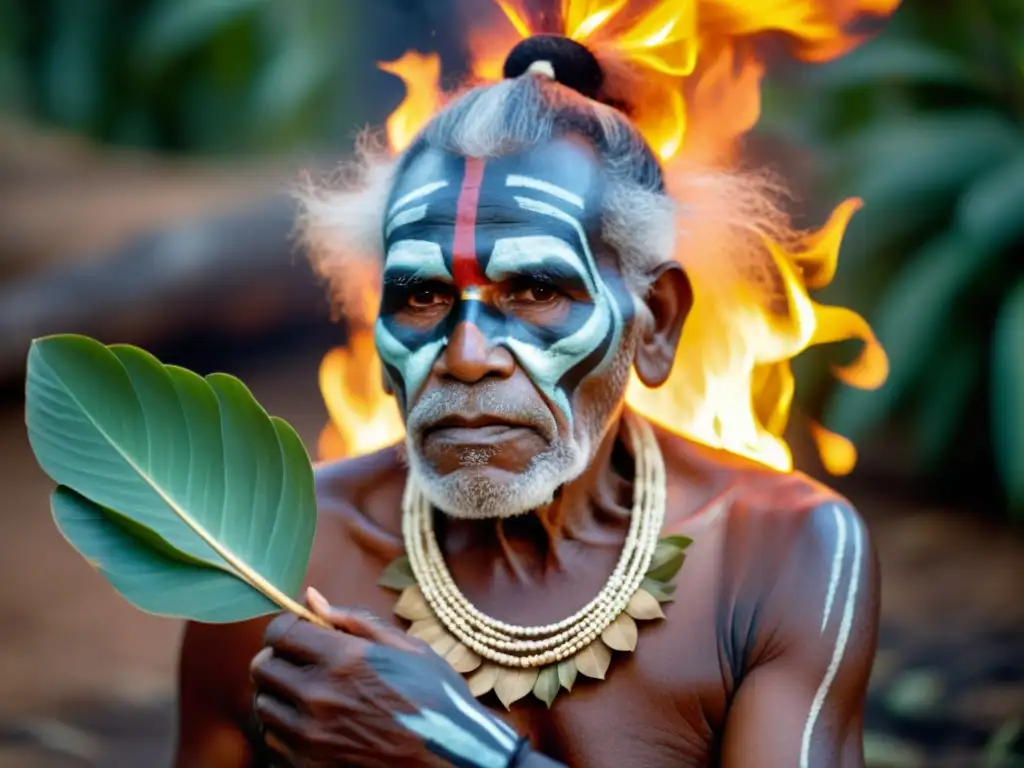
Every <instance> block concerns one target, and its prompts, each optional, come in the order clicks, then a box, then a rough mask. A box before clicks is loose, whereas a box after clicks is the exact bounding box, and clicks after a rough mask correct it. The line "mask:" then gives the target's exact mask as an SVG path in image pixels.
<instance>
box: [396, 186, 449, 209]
mask: <svg viewBox="0 0 1024 768" xmlns="http://www.w3.org/2000/svg"><path fill="white" fill-rule="evenodd" d="M447 186H448V182H447V181H432V182H430V183H429V184H424V185H423V186H422V187H416V189H414V190H413V191H412V192H409V193H407V194H404V195H402V196H401V197H400V198H398V199H397V200H396V201H395V204H394V205H392V206H391V210H389V211H388V216H394V215H395V211H397V210H398V209H399V208H402V207H404V206H406V205H408V204H409V203H411V202H413V201H414V200H419V199H420V198H423V197H426V196H427V195H432V194H433V193H434V192H437V190H439V189H444V188H445V187H447Z"/></svg>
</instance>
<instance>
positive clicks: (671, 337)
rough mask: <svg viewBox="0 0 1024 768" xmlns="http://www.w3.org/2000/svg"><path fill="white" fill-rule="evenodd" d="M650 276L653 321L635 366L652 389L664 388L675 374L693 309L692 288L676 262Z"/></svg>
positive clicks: (649, 306) (648, 298)
mask: <svg viewBox="0 0 1024 768" xmlns="http://www.w3.org/2000/svg"><path fill="white" fill-rule="evenodd" d="M651 276H652V277H653V278H654V281H653V282H652V283H651V286H650V288H649V289H648V291H647V296H646V297H645V299H644V303H645V304H647V309H648V310H649V312H650V316H651V318H650V322H649V323H648V324H647V327H646V328H645V329H644V332H643V335H642V336H641V337H640V339H639V341H638V343H637V347H636V358H635V360H634V361H633V362H634V365H635V366H636V373H637V376H639V377H640V381H642V382H643V383H644V384H645V385H646V386H648V387H650V388H652V389H653V388H655V387H660V386H661V385H662V384H664V383H665V382H666V381H667V380H668V376H669V374H670V373H671V372H672V363H673V362H674V361H675V358H676V347H678V346H679V337H680V335H681V334H682V332H683V323H684V322H685V321H686V317H687V315H689V314H690V309H691V307H693V288H692V287H691V286H690V278H688V277H687V276H686V273H685V272H684V271H683V268H682V267H681V266H680V265H679V264H678V263H677V262H675V261H671V262H668V263H666V264H662V265H661V266H659V267H657V268H656V269H655V270H654V271H653V272H652V273H651Z"/></svg>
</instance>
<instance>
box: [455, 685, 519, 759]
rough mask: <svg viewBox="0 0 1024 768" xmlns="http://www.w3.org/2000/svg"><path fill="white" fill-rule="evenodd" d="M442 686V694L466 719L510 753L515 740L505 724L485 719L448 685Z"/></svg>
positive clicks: (496, 720)
mask: <svg viewBox="0 0 1024 768" xmlns="http://www.w3.org/2000/svg"><path fill="white" fill-rule="evenodd" d="M442 685H443V686H444V692H445V693H447V694H448V698H449V699H451V700H452V703H453V704H454V705H455V706H456V707H458V709H459V711H460V712H462V714H464V715H465V716H466V717H469V718H472V719H473V720H474V721H475V722H476V723H477V724H478V725H479V726H480V727H481V728H483V729H484V730H485V731H487V732H488V733H489V734H491V736H493V737H494V740H495V741H497V742H498V743H499V744H500V745H501V746H502V747H503V748H504V749H507V750H509V751H510V752H511V751H512V749H513V748H514V747H515V745H516V739H515V736H514V735H513V734H514V731H512V729H511V728H509V727H508V726H507V725H505V723H503V722H502V721H501V720H498V719H497V718H487V717H485V716H484V715H483V714H482V713H481V712H479V711H478V710H477V709H476V708H474V707H472V706H470V705H469V704H468V703H466V702H465V701H464V700H463V698H462V697H461V696H460V695H459V694H458V693H456V692H455V691H454V690H453V689H452V687H451V686H450V685H448V683H442ZM498 726H503V727H504V728H505V729H506V730H502V729H501V728H499V727H498Z"/></svg>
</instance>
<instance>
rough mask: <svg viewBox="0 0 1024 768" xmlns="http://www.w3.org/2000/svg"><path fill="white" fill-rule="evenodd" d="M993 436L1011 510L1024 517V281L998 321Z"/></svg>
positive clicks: (993, 391)
mask: <svg viewBox="0 0 1024 768" xmlns="http://www.w3.org/2000/svg"><path fill="white" fill-rule="evenodd" d="M992 434H993V439H994V448H995V455H996V467H997V469H998V470H999V474H1000V477H1001V478H1002V481H1003V487H1004V488H1005V490H1006V496H1007V499H1008V500H1009V502H1010V506H1011V508H1012V509H1013V510H1015V511H1016V512H1017V513H1021V514H1024V280H1021V281H1019V282H1018V283H1017V286H1016V287H1015V288H1014V289H1013V291H1012V292H1011V293H1010V294H1009V296H1008V297H1007V298H1006V300H1005V301H1004V303H1003V306H1002V307H1001V309H1000V311H999V315H998V317H997V318H996V330H995V334H994V338H993V340H992Z"/></svg>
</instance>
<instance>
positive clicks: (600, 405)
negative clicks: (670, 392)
mask: <svg viewBox="0 0 1024 768" xmlns="http://www.w3.org/2000/svg"><path fill="white" fill-rule="evenodd" d="M627 339H628V340H626V341H625V343H623V344H622V345H621V346H620V348H619V350H618V351H617V352H616V353H615V354H614V355H613V356H612V359H611V360H610V361H609V363H608V368H607V369H606V370H605V372H604V376H603V381H602V382H601V384H600V385H599V386H600V387H601V392H600V394H599V395H598V396H597V397H595V398H594V407H592V408H590V409H580V408H574V416H573V423H574V429H573V434H572V435H571V436H570V437H568V438H566V437H562V436H561V435H558V434H557V433H556V434H555V436H554V438H553V439H552V440H551V443H550V446H549V448H548V449H547V450H545V451H543V452H542V453H539V454H537V455H535V456H534V457H533V458H531V459H530V461H529V463H528V464H527V465H526V468H525V469H524V470H523V471H522V472H519V473H511V472H506V473H502V475H501V476H500V477H494V476H493V475H491V474H485V473H483V472H480V471H474V468H475V467H480V466H484V465H486V463H487V460H488V459H489V455H488V454H489V449H487V448H484V447H480V448H473V449H469V450H466V451H464V452H463V455H462V456H461V457H460V463H461V464H462V466H463V467H464V468H460V469H458V470H456V471H454V472H450V473H448V474H440V473H438V472H435V471H434V470H433V469H432V468H431V467H430V465H429V463H428V462H426V461H424V460H423V458H422V457H421V456H420V453H419V450H418V446H417V444H416V439H415V436H414V435H413V434H412V433H411V431H410V432H407V434H406V438H405V445H406V454H407V458H408V461H409V479H410V481H411V482H415V483H417V485H418V486H419V488H420V490H421V491H422V493H423V494H424V496H426V498H427V499H428V500H429V501H430V503H431V504H432V505H434V506H435V507H436V508H438V509H440V510H441V511H442V512H444V513H446V514H447V515H449V516H451V517H453V518H458V519H463V520H489V519H506V518H510V517H515V516H517V515H522V514H525V513H527V512H531V511H533V510H535V509H539V508H541V507H544V506H546V505H548V504H550V503H551V501H552V500H553V499H554V496H555V493H556V492H557V491H558V489H559V488H561V487H562V486H563V485H565V484H567V483H570V482H572V481H573V480H575V479H576V478H578V477H579V476H580V475H582V474H583V472H584V471H585V470H586V469H587V467H588V466H589V465H590V462H591V461H592V460H593V458H594V453H595V452H596V450H597V447H598V446H599V445H600V444H601V442H602V441H603V440H604V437H605V435H606V433H607V431H608V429H609V427H610V426H611V425H610V424H609V422H608V418H607V416H608V409H609V408H612V407H615V406H616V405H617V404H618V403H621V401H622V399H623V397H624V395H625V391H626V386H627V385H628V383H629V373H630V370H631V362H632V357H633V349H634V341H633V339H632V338H628V337H627Z"/></svg>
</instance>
